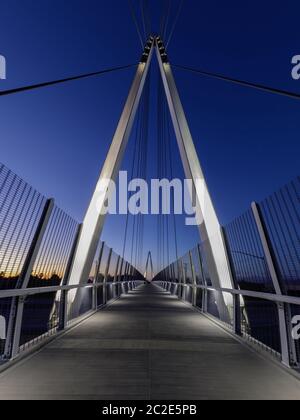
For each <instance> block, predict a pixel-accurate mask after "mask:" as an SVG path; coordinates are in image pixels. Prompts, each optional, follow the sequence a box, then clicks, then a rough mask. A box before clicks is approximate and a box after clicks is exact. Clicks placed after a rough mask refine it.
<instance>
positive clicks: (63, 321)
mask: <svg viewBox="0 0 300 420" xmlns="http://www.w3.org/2000/svg"><path fill="white" fill-rule="evenodd" d="M81 227H82V224H80V225H79V226H78V228H77V232H76V235H75V238H74V242H73V246H72V249H71V253H70V256H69V261H68V264H67V267H66V272H65V275H64V278H63V281H62V285H63V286H67V284H68V281H69V275H70V272H71V269H72V265H73V261H74V256H75V252H76V248H77V244H78V240H79V236H80V232H81ZM67 324H68V291H67V290H62V291H61V296H60V305H59V321H58V330H59V331H62V330H64V329H65V328H66V327H67Z"/></svg>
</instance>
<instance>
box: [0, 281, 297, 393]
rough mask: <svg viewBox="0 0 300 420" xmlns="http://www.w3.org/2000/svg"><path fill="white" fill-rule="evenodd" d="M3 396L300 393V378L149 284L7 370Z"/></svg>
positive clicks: (0, 381) (1, 380)
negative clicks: (299, 379)
mask: <svg viewBox="0 0 300 420" xmlns="http://www.w3.org/2000/svg"><path fill="white" fill-rule="evenodd" d="M0 399H68V400H69V399H94V400H113V399H116V400H133V399H142V400H184V399H191V400H193V399H196V400H202V399H276V400H277V399H300V381H298V380H297V379H296V378H294V377H293V376H291V375H290V374H289V373H287V372H286V371H284V370H283V369H281V368H280V367H279V366H277V365H276V364H274V363H273V362H272V361H268V360H265V359H264V358H262V357H261V356H259V355H258V354H256V353H254V352H252V351H251V350H249V349H248V348H247V347H245V346H243V345H242V344H240V343H239V342H238V341H236V340H235V339H234V338H232V337H231V336H230V335H229V334H227V333H226V332H225V331H223V330H222V329H221V328H219V327H218V326H216V325H215V324H214V323H212V322H211V321H210V320H208V319H207V318H205V317H204V316H202V315H201V314H199V313H198V312H196V311H195V310H193V309H192V308H189V307H188V306H186V305H185V304H184V303H182V302H180V301H179V300H177V299H176V298H175V297H173V296H170V295H169V294H168V293H166V292H163V291H162V290H161V289H159V288H157V287H156V286H154V285H145V286H141V287H140V288H139V289H137V290H136V291H134V292H131V293H130V294H128V295H126V296H123V297H122V298H121V299H120V300H118V301H116V302H115V303H113V304H112V305H110V306H109V307H107V308H106V309H105V310H103V311H100V312H99V313H97V314H96V315H94V316H92V317H91V318H89V319H88V320H86V321H84V322H83V323H81V324H80V325H79V326H77V327H75V328H74V329H72V330H71V331H69V332H68V333H66V334H65V335H63V336H62V337H60V338H58V339H56V340H55V341H53V342H51V343H50V344H49V345H47V346H46V347H44V348H43V349H42V350H41V351H39V352H37V353H35V354H33V355H32V356H30V357H28V358H27V359H25V360H23V361H21V362H20V363H18V364H17V365H15V366H13V367H12V368H10V369H8V370H7V371H5V372H4V373H2V374H1V375H0Z"/></svg>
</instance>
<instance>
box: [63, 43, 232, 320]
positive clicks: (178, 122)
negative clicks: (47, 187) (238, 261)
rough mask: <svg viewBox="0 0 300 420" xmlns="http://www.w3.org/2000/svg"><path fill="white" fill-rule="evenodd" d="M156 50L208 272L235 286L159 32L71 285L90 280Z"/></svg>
mask: <svg viewBox="0 0 300 420" xmlns="http://www.w3.org/2000/svg"><path fill="white" fill-rule="evenodd" d="M154 53H156V56H157V60H158V65H159V69H160V74H161V77H162V81H163V85H164V90H165V94H166V97H167V101H168V105H169V110H170V114H171V118H172V122H173V126H174V130H175V134H176V139H177V143H178V147H179V151H180V156H181V160H182V163H183V167H184V171H185V176H186V178H187V179H192V181H193V185H194V191H191V194H193V193H195V194H196V207H197V220H198V226H199V230H200V236H201V241H202V243H203V249H204V253H205V258H206V262H207V267H208V271H209V275H210V278H211V281H212V284H213V286H214V287H215V288H220V287H223V288H232V287H233V283H232V275H231V272H230V264H229V261H228V256H227V252H226V247H225V243H224V238H223V234H222V229H221V226H220V224H219V221H218V218H217V215H216V212H215V209H214V206H213V203H212V200H211V197H210V194H209V191H208V188H207V184H206V181H205V177H204V174H203V171H202V169H201V165H200V161H199V158H198V155H197V152H196V148H195V145H194V141H193V139H192V135H191V132H190V129H189V125H188V122H187V119H186V116H185V113H184V109H183V106H182V103H181V100H180V96H179V93H178V90H177V87H176V83H175V80H174V77H173V73H172V68H171V65H170V63H169V60H168V56H167V52H166V50H165V47H164V44H163V41H162V40H161V38H160V37H150V38H149V40H148V42H147V44H146V47H145V50H144V53H143V56H142V58H141V61H140V63H139V65H138V68H137V71H136V74H135V77H134V80H133V83H132V86H131V89H130V92H129V95H128V98H127V101H126V104H125V106H124V109H123V112H122V115H121V118H120V121H119V124H118V127H117V129H116V132H115V135H114V138H113V140H112V143H111V146H110V149H109V152H108V154H107V157H106V160H105V163H104V166H103V169H102V171H101V174H100V176H99V180H98V183H97V186H96V189H95V192H94V194H93V197H92V199H91V202H90V204H89V207H88V210H87V213H86V216H85V219H84V222H83V225H82V230H81V234H80V238H79V242H78V246H77V249H76V252H75V256H74V262H73V266H72V270H71V273H70V279H69V284H71V285H74V284H79V283H85V282H86V281H87V279H88V277H89V274H90V270H91V267H92V264H93V259H94V257H95V253H96V250H97V245H98V242H99V239H100V236H101V233H102V229H103V225H104V220H105V214H104V213H105V212H104V211H103V210H104V207H105V202H106V193H107V185H108V183H107V182H108V180H112V181H115V180H116V179H117V176H118V172H119V169H120V165H121V162H122V160H123V157H124V153H125V150H126V146H127V143H128V139H129V136H130V133H131V130H132V126H133V123H134V119H135V116H136V111H137V109H138V105H139V102H140V99H141V95H142V92H143V89H144V85H145V81H146V78H147V76H148V72H149V67H150V63H151V60H152V58H153V54H154ZM220 295H221V294H220ZM73 299H74V296H73ZM220 299H221V301H220V302H218V305H219V309H221V310H222V312H224V307H223V308H220V305H221V306H223V305H224V300H223V298H222V295H221V298H220Z"/></svg>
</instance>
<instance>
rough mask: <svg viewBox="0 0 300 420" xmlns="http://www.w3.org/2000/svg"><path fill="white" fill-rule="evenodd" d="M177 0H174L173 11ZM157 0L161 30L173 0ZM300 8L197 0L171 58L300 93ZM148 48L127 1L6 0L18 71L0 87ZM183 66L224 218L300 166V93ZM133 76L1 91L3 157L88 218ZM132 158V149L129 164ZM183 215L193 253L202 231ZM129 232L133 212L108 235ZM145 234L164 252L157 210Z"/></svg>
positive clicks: (0, 37)
mask: <svg viewBox="0 0 300 420" xmlns="http://www.w3.org/2000/svg"><path fill="white" fill-rule="evenodd" d="M178 3H179V0H178V1H177V0H172V7H173V9H172V10H173V13H175V10H176V7H177V4H178ZM135 4H136V5H137V4H138V1H136V0H135ZM150 4H151V14H152V22H153V31H155V32H157V31H158V29H159V25H158V22H159V18H160V13H161V11H162V7H164V4H165V2H164V1H162V0H161V1H159V0H153V1H150ZM299 14H300V4H299V2H297V1H291V0H287V1H285V2H284V3H281V5H279V4H278V3H276V2H272V3H271V2H261V1H258V0H252V1H251V2H237V1H230V0H228V1H226V2H224V1H221V0H219V1H210V2H202V1H199V0H186V1H185V4H184V7H183V10H182V14H181V16H180V20H179V22H178V25H177V28H176V31H175V34H174V37H173V39H172V42H171V44H170V48H169V57H170V61H171V62H173V63H176V64H183V65H190V66H193V67H196V68H197V67H200V68H203V69H207V70H211V71H215V72H220V73H221V72H223V73H224V74H227V75H229V76H232V77H236V78H241V79H246V80H249V81H253V82H258V83H265V84H268V85H270V86H274V87H278V88H283V89H289V90H292V91H294V92H300V81H298V82H296V81H293V80H292V79H291V64H290V63H291V58H292V56H293V55H295V54H300V42H299V41H300V39H299V38H300V35H299ZM140 52H141V47H140V44H139V41H138V38H137V34H136V31H135V28H134V25H133V22H132V19H131V16H130V13H129V8H128V3H127V0H109V1H108V0H106V1H104V0H64V1H62V0H1V3H0V54H3V55H5V56H6V58H7V64H8V68H7V76H8V79H7V80H6V81H0V89H7V88H10V87H15V86H19V85H23V84H29V83H36V82H40V81H44V80H48V79H49V80H50V79H56V78H60V77H65V76H69V75H76V74H80V73H83V72H89V71H95V70H98V69H102V68H105V67H110V66H119V65H123V64H130V63H137V61H138V60H139V57H140ZM154 71H155V70H153V72H154ZM174 73H175V77H176V81H177V83H178V88H179V91H180V94H181V96H182V101H183V105H184V107H185V110H186V114H187V117H188V120H189V123H190V126H191V131H192V133H193V136H194V139H195V143H196V146H197V150H198V152H199V156H200V159H201V162H202V165H203V168H204V170H205V174H206V176H207V180H208V184H209V187H210V190H211V193H212V196H213V198H214V201H215V205H216V208H217V211H218V214H219V217H220V220H221V222H222V223H227V222H229V221H230V220H231V219H233V218H234V217H235V216H237V215H239V214H240V213H241V212H242V211H244V210H245V209H246V208H248V206H249V204H250V202H251V201H252V200H253V199H255V200H259V199H261V198H264V197H265V196H266V195H267V194H269V193H271V192H272V191H273V190H274V189H277V188H278V187H280V186H281V185H282V184H284V183H285V182H287V181H289V180H290V179H292V178H294V177H295V176H296V175H298V174H299V154H300V142H299V115H300V103H299V101H295V100H291V99H288V98H282V97H276V96H273V95H269V94H264V93H261V92H256V91H253V90H249V89H247V88H243V87H237V86H232V85H230V84H226V83H224V82H221V81H214V80H209V79H205V78H201V77H200V76H198V75H193V74H188V73H183V72H181V71H179V70H175V71H174ZM133 74H134V70H132V69H131V70H126V71H124V72H122V73H114V74H110V75H105V76H102V77H99V78H95V79H91V80H83V81H79V82H73V83H70V84H67V85H65V86H59V87H52V88H49V89H48V88H47V89H43V90H40V91H35V92H32V93H26V94H21V95H18V96H12V97H5V98H3V99H1V100H0V115H1V125H0V147H1V154H0V161H1V162H3V163H4V164H6V165H7V166H8V167H9V168H11V169H12V170H14V171H16V172H17V173H18V174H20V175H21V176H22V177H23V178H24V179H26V180H27V181H28V182H30V183H31V184H32V185H34V186H35V187H36V188H37V189H38V190H39V191H41V192H42V193H43V194H45V195H46V196H54V197H55V198H56V202H57V204H58V205H59V206H60V207H62V208H63V209H65V210H66V211H67V212H68V213H69V214H71V215H72V216H74V217H75V218H76V219H77V220H81V219H82V218H83V215H84V212H85V209H86V206H87V204H88V200H89V197H90V195H91V193H92V190H93V188H94V185H95V182H96V179H97V177H98V174H99V171H100V169H101V166H102V163H103V160H104V158H105V155H106V152H107V149H108V147H109V143H110V141H111V138H112V136H113V133H114V130H115V126H116V124H117V121H118V118H119V116H120V113H121V110H122V106H123V104H124V101H125V99H126V95H127V92H128V89H129V87H130V83H131V81H132V77H133ZM155 82H156V80H154V82H153V84H152V89H155V87H156V83H155ZM153 106H154V105H153ZM152 112H153V113H154V112H155V110H153V111H152ZM151 132H152V133H153V130H152V131H151ZM152 137H153V135H152ZM151 142H153V143H155V139H154V138H152V139H150V143H151ZM175 150H176V149H175V147H174V153H175ZM149 153H150V156H151V152H149ZM129 159H130V149H129V152H128V154H127V158H126V160H125V163H124V169H126V167H127V166H128V164H127V163H126V162H128V161H129ZM150 159H151V160H154V157H153V155H152V158H150ZM174 159H175V161H176V162H178V164H176V175H177V176H181V175H182V170H181V168H180V164H179V160H178V157H176V156H175V157H174ZM150 168H152V166H151V165H150ZM152 170H153V168H152ZM178 222H179V227H178V228H179V232H180V250H179V251H180V253H183V252H185V251H186V250H188V249H189V248H191V247H192V246H193V245H194V244H195V243H196V242H197V240H198V237H197V232H196V230H195V229H191V228H185V227H184V226H183V223H182V221H180V220H179V221H178ZM180 222H181V223H180ZM123 229H124V219H122V218H117V217H114V218H110V219H109V220H108V223H107V225H106V227H105V231H104V233H103V239H104V240H106V241H107V242H108V243H109V245H111V246H113V247H114V248H115V249H116V250H117V251H118V252H121V248H122V240H120V238H121V237H122V232H123ZM146 236H147V239H148V243H147V244H145V252H146V251H147V250H148V249H151V250H152V251H153V253H154V255H155V252H156V242H155V240H156V232H155V223H154V221H153V220H151V218H149V223H147V229H146Z"/></svg>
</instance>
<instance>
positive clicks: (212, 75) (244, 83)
mask: <svg viewBox="0 0 300 420" xmlns="http://www.w3.org/2000/svg"><path fill="white" fill-rule="evenodd" d="M173 67H175V68H178V69H180V70H185V71H189V72H191V73H195V74H199V75H201V76H205V77H210V78H213V79H218V80H223V81H225V82H230V83H233V84H236V85H240V86H246V87H249V88H252V89H256V90H261V91H263V92H267V93H273V94H275V95H280V96H287V97H289V98H292V99H300V94H298V93H294V92H289V91H287V90H282V89H276V88H272V87H269V86H264V85H260V84H257V83H251V82H247V81H244V80H239V79H233V78H231V77H227V76H223V75H222V74H218V73H211V72H208V71H203V70H198V69H194V68H191V67H186V66H181V65H176V64H173Z"/></svg>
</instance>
